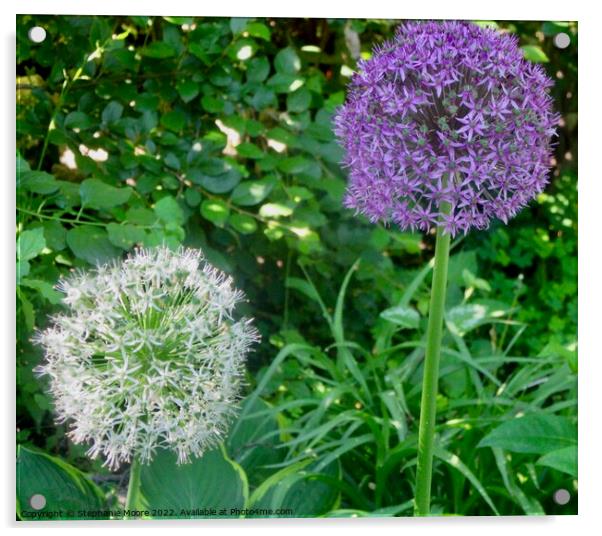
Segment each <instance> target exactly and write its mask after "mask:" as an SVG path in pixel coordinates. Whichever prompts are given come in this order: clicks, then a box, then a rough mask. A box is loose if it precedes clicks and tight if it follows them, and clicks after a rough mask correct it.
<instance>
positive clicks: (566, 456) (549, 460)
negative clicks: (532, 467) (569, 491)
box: [537, 445, 577, 478]
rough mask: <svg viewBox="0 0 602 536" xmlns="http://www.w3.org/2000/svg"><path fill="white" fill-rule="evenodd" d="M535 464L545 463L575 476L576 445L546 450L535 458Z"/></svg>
mask: <svg viewBox="0 0 602 536" xmlns="http://www.w3.org/2000/svg"><path fill="white" fill-rule="evenodd" d="M537 465H545V466H546V467H551V468H552V469H556V470H558V471H562V472H563V473H567V474H568V475H571V476H573V477H575V478H577V445H573V446H570V447H564V448H562V449H558V450H553V451H551V452H548V453H547V454H544V455H543V456H542V457H541V458H539V460H537Z"/></svg>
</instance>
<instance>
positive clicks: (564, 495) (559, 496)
mask: <svg viewBox="0 0 602 536" xmlns="http://www.w3.org/2000/svg"><path fill="white" fill-rule="evenodd" d="M570 500H571V494H570V493H569V492H568V491H567V490H565V489H559V490H556V492H555V493H554V502H555V503H556V504H559V505H560V506H564V505H565V504H567V503H568V502H569V501H570Z"/></svg>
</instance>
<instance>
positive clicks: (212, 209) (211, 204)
mask: <svg viewBox="0 0 602 536" xmlns="http://www.w3.org/2000/svg"><path fill="white" fill-rule="evenodd" d="M201 215H202V216H203V218H205V219H206V220H209V221H210V222H211V223H213V224H214V225H217V226H218V227H223V226H224V225H225V223H226V221H228V216H230V207H228V205H227V204H226V203H224V202H223V201H222V200H221V199H207V200H205V201H203V202H202V203H201Z"/></svg>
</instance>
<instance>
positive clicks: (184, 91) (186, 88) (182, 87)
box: [176, 80, 199, 102]
mask: <svg viewBox="0 0 602 536" xmlns="http://www.w3.org/2000/svg"><path fill="white" fill-rule="evenodd" d="M176 89H177V90H178V93H179V94H180V97H181V98H182V100H183V101H184V102H190V101H191V100H192V99H194V98H195V97H196V96H197V95H198V94H199V85H198V84H197V83H196V82H194V81H193V80H183V81H182V82H180V83H179V84H178V85H177V86H176Z"/></svg>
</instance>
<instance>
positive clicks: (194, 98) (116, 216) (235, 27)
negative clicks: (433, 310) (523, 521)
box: [16, 15, 578, 516]
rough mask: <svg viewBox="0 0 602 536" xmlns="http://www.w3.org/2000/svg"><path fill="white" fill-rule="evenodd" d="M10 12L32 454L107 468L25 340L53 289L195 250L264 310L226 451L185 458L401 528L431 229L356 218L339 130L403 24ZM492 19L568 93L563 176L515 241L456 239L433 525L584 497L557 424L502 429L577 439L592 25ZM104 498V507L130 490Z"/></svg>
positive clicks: (544, 508)
mask: <svg viewBox="0 0 602 536" xmlns="http://www.w3.org/2000/svg"><path fill="white" fill-rule="evenodd" d="M18 22H19V24H17V28H18V36H17V38H18V48H17V150H18V153H17V208H18V221H17V224H18V225H17V259H16V261H17V326H18V328H17V329H18V333H17V336H18V341H17V342H18V349H17V352H18V353H17V356H18V361H17V374H18V386H19V390H18V398H17V427H18V440H19V442H20V443H22V444H23V445H24V446H22V447H21V448H22V449H25V448H29V447H27V445H29V446H35V447H37V448H40V449H43V450H44V451H46V452H48V453H50V454H53V455H55V456H58V457H60V458H64V459H65V460H67V461H68V462H69V463H71V464H73V465H75V466H77V467H79V468H81V469H82V471H84V472H86V473H88V474H90V475H94V476H95V477H97V476H98V477H103V478H105V477H106V478H109V477H110V475H108V474H107V471H106V470H105V469H103V468H102V467H101V462H98V461H90V460H87V459H86V457H85V454H84V453H85V448H84V447H76V446H74V445H72V444H71V443H69V442H68V441H64V436H65V426H64V425H55V424H53V421H52V405H51V402H50V399H49V397H48V396H47V394H46V392H45V385H44V384H43V383H42V382H40V381H39V380H38V379H36V378H35V377H34V375H33V373H32V369H33V368H34V367H35V366H36V365H37V364H38V362H39V360H40V358H41V356H40V354H39V349H37V348H36V347H34V346H33V345H32V344H31V340H30V339H31V336H32V333H33V331H34V330H35V329H36V328H43V327H44V325H45V323H46V322H47V318H48V315H50V314H52V313H53V312H54V311H56V309H57V307H60V303H59V302H60V294H59V293H58V292H57V291H56V290H55V289H54V288H53V287H54V285H55V284H56V283H57V281H58V280H59V278H60V277H61V275H66V274H68V273H69V272H70V271H71V270H74V269H77V268H88V267H90V266H91V265H93V264H96V263H98V262H106V261H109V260H111V259H114V258H118V257H121V256H123V255H125V254H127V252H128V251H131V250H132V248H135V247H137V246H149V247H151V246H154V245H158V244H163V243H165V244H167V245H169V246H170V247H177V246H179V245H180V244H185V245H189V246H193V247H200V248H202V249H203V251H204V252H205V254H206V255H207V257H208V259H209V260H210V262H212V263H213V264H215V265H216V266H218V267H219V268H221V269H222V270H226V271H227V272H229V273H231V274H232V275H233V276H234V278H235V280H236V283H237V286H239V287H240V288H243V289H244V290H245V293H246V295H247V297H248V300H249V301H248V303H247V304H246V306H245V310H244V311H241V312H244V313H245V314H247V315H249V316H253V317H255V318H256V323H257V325H258V327H259V329H260V330H261V332H262V335H263V342H262V344H261V346H260V347H259V350H258V351H257V352H256V354H255V355H254V356H253V358H252V360H251V361H250V363H249V378H248V384H249V391H250V395H249V398H248V400H247V402H245V403H244V405H243V408H242V414H241V417H240V419H239V420H238V421H237V422H235V423H234V424H233V428H232V433H231V436H230V437H229V438H228V439H227V440H226V441H225V447H224V448H225V451H226V452H227V455H225V454H224V453H223V452H221V451H215V452H214V453H212V454H211V455H210V456H209V457H208V459H206V460H204V461H199V462H195V463H197V464H200V465H203V464H208V463H210V462H211V464H214V463H215V464H216V465H215V467H218V466H219V467H221V468H222V469H223V470H224V471H225V474H227V475H229V476H228V478H230V477H232V478H233V479H234V480H236V482H238V484H237V485H236V486H234V488H232V489H235V490H238V492H237V493H238V495H237V498H236V501H235V502H236V504H242V503H245V504H247V505H249V504H257V505H261V506H262V507H263V506H266V505H268V504H269V505H272V506H277V507H282V508H284V509H286V508H292V510H293V514H297V515H327V516H349V515H358V516H370V515H408V513H409V512H410V511H411V509H412V504H411V497H412V494H413V480H414V476H415V475H414V473H415V465H414V464H415V450H416V430H417V422H416V420H417V417H418V414H419V400H420V396H419V395H420V379H421V372H422V368H421V360H422V356H423V352H424V349H423V346H424V341H423V334H424V329H425V327H426V317H427V315H428V307H429V290H428V284H429V282H430V265H429V262H430V260H431V257H432V253H433V243H434V239H433V236H431V235H425V236H423V235H419V234H410V233H401V232H399V231H397V230H396V229H395V228H393V227H390V228H385V227H382V226H373V225H370V224H369V223H368V222H367V221H365V220H363V219H360V218H356V217H355V216H354V215H353V214H352V212H351V211H348V210H345V209H343V208H342V206H341V200H342V196H343V192H344V189H345V172H344V170H342V169H341V168H340V166H339V162H340V161H341V157H342V153H341V149H340V148H339V147H338V146H337V144H336V143H335V141H334V136H333V132H332V124H331V119H332V115H333V112H334V110H335V108H336V106H337V105H339V104H341V103H342V102H343V100H344V98H345V90H346V85H347V83H348V81H349V74H350V73H351V72H352V70H353V69H354V68H355V66H356V63H355V62H356V59H355V58H359V57H368V56H369V54H370V50H371V49H372V47H373V45H374V44H375V43H380V42H382V41H383V40H384V39H386V38H388V37H390V36H391V35H392V32H393V31H394V28H395V25H396V23H395V21H381V20H379V21H376V20H353V21H344V20H318V19H303V20H301V19H299V20H285V19H246V18H233V19H225V18H207V19H204V18H192V17H147V16H139V17H122V16H119V17H87V16H55V17H53V16H32V15H22V16H19V20H18ZM483 24H486V25H490V26H491V25H493V26H494V27H499V28H501V29H504V30H507V31H509V32H513V33H515V34H517V35H518V37H519V39H520V44H521V46H523V50H524V52H525V55H526V57H528V58H529V59H531V60H532V61H537V62H541V63H542V66H543V67H544V68H546V69H548V70H549V73H550V74H551V75H552V76H554V77H555V81H556V85H555V87H554V88H553V89H552V92H553V96H554V99H555V103H556V106H557V107H558V111H559V112H560V113H561V115H562V118H563V124H562V126H561V128H560V131H559V134H560V135H559V138H558V146H557V151H556V168H555V169H554V174H553V176H552V181H551V184H550V185H549V187H548V188H547V189H546V191H545V192H544V193H543V194H542V195H541V196H540V197H539V198H538V200H537V201H536V202H534V203H532V204H531V205H530V206H529V208H527V209H525V210H524V211H523V212H522V213H521V214H520V215H519V216H518V217H517V218H516V219H515V220H513V221H511V222H510V223H509V225H507V226H506V225H502V224H498V225H495V226H493V227H492V228H491V229H490V230H488V231H486V232H482V233H471V234H470V235H469V236H468V237H466V238H464V239H461V240H459V241H458V242H457V243H456V244H454V249H453V252H454V254H453V256H452V258H451V259H450V267H449V271H450V284H449V289H448V295H447V311H446V330H447V331H446V338H445V340H444V349H443V355H442V362H441V374H442V379H441V386H440V395H439V399H438V405H439V407H438V415H439V417H438V423H437V432H438V437H439V438H440V440H439V446H440V449H441V450H439V451H438V453H437V461H436V463H435V485H434V489H433V498H434V500H433V503H434V504H433V511H434V512H438V513H456V514H470V515H477V514H487V515H490V514H492V513H495V512H499V513H501V514H520V513H526V514H541V513H574V512H576V502H575V501H571V503H569V505H567V506H562V507H561V506H559V505H557V504H555V503H554V502H553V500H552V498H551V497H552V495H553V492H554V491H555V490H556V489H558V488H560V487H563V488H566V489H570V490H571V492H572V493H573V491H574V486H573V484H572V480H567V479H571V478H574V477H576V456H575V448H574V445H573V444H572V443H566V442H563V441H564V440H563V441H559V442H558V441H556V440H555V439H554V437H556V436H554V435H553V434H552V435H551V436H550V438H551V439H549V441H548V447H549V449H548V450H545V451H542V450H541V449H539V450H537V451H536V450H533V449H532V450H527V451H525V450H524V443H525V442H526V441H527V440H528V436H525V439H524V441H523V442H521V441H519V440H515V438H516V437H518V436H516V435H512V434H506V435H504V434H503V433H502V432H504V430H505V428H504V427H505V426H511V424H510V423H515V422H516V423H519V422H520V421H523V423H522V424H524V423H525V422H528V421H525V420H524V419H531V418H538V417H540V416H542V415H543V418H544V419H547V421H546V422H548V421H549V420H550V419H552V420H553V421H554V422H562V423H563V424H562V426H561V427H560V428H559V429H558V430H557V429H556V428H555V427H554V426H552V429H553V430H556V431H557V432H558V431H559V430H560V431H563V434H564V435H563V436H562V437H565V438H566V437H569V438H572V437H573V431H574V426H575V417H576V374H577V369H578V366H577V341H576V325H577V299H576V296H577V287H576V285H577V277H576V276H577V194H576V183H577V168H576V155H577V137H576V132H577V76H576V75H577V61H576V57H577V54H576V51H577V47H576V43H577V37H578V36H577V25H576V24H575V23H562V22H545V23H538V22H515V23H513V22H507V21H505V22H499V23H495V22H491V21H486V22H484V23H483ZM33 25H41V26H43V27H45V28H46V30H47V32H48V38H47V39H46V40H45V41H44V42H43V43H41V44H33V43H32V42H31V41H30V40H29V39H28V38H27V29H28V28H29V27H31V26H33ZM559 31H563V32H566V33H568V34H569V35H570V36H571V40H572V43H573V44H571V46H570V47H569V48H568V49H565V50H560V49H557V48H556V47H554V46H553V37H554V35H555V34H556V33H557V32H559ZM354 43H359V48H357V47H356V45H354ZM559 73H560V74H559ZM358 259H360V262H359V263H358V264H356V261H357V260H358ZM519 416H520V417H519ZM558 419H560V421H558ZM548 424H549V423H548ZM512 426H514V424H512ZM538 426H539V427H540V428H541V427H542V426H543V432H545V431H546V428H545V425H543V424H541V423H540V424H539V425H538ZM535 429H539V428H537V427H534V428H533V430H535ZM540 431H541V430H540ZM546 433H547V432H546ZM502 437H503V438H504V440H503V441H502ZM538 437H539V436H538ZM492 438H493V439H492ZM496 438H497V439H496ZM513 438H514V439H513ZM532 440H533V441H537V440H536V439H533V438H532ZM571 441H572V439H571ZM489 443H490V444H489ZM494 443H495V444H494ZM479 445H481V447H479ZM485 445H487V446H485ZM554 445H555V447H556V448H553V446H554ZM220 452H221V454H220ZM209 458H211V459H209ZM229 460H232V461H233V463H234V465H233V464H231V463H230V462H229ZM171 464H172V461H164V462H161V463H160V464H158V465H156V466H155V467H153V468H152V470H151V469H150V468H147V469H146V470H145V471H146V474H147V476H146V477H144V478H146V480H145V482H147V486H146V488H147V489H146V493H147V496H148V497H151V498H152V502H153V504H158V503H157V502H156V500H155V499H158V498H159V497H157V496H156V495H155V496H153V495H152V493H154V490H153V489H151V488H153V487H156V485H157V486H158V485H159V484H156V485H155V484H152V485H150V488H149V485H148V482H149V480H148V479H151V480H152V478H155V477H156V478H159V476H160V479H159V480H157V482H161V485H165V486H172V485H173V482H171V481H169V479H168V477H167V476H166V475H167V470H165V471H164V472H163V473H161V471H163V468H162V467H160V466H161V465H166V466H169V468H170V469H169V471H171ZM193 467H197V466H196V465H194V466H193ZM233 468H235V470H234V469H233ZM231 469H232V470H231ZM124 470H125V469H124ZM206 470H207V473H208V474H212V471H214V468H213V467H210V468H207V469H206ZM149 471H150V472H149ZM155 471H156V472H157V474H156V475H155V474H154V472H155ZM191 471H192V469H191ZM159 473H161V474H159ZM185 473H186V472H185V471H184V472H183V473H178V478H180V477H181V478H182V479H183V480H182V481H181V483H182V482H184V484H182V486H180V487H178V488H177V489H176V488H175V487H174V488H173V489H174V493H176V495H174V496H175V497H178V498H177V499H174V504H175V503H176V502H179V501H180V497H179V496H177V493H188V496H187V497H188V499H187V500H190V497H191V496H192V494H193V493H201V492H202V491H203V490H202V489H201V488H199V489H196V488H194V489H193V488H191V487H190V486H188V487H186V485H185V484H186V482H188V483H189V482H190V481H191V480H190V476H186V474H185ZM170 474H171V473H170ZM194 474H195V475H196V477H195V478H197V477H198V479H199V481H202V480H203V478H204V477H203V476H202V475H200V474H197V473H194ZM243 474H246V477H243V476H242V475H243ZM157 475H158V476H157ZM118 476H121V475H118ZM57 478H58V477H57ZM61 478H62V477H61ZM187 479H188V480H187ZM237 479H238V480H237ZM245 480H246V481H247V482H248V487H249V489H248V497H247V495H245V493H246V491H242V490H244V489H246V488H245V486H246V485H247V484H244V485H243V484H242V482H243V481H245ZM107 482H109V484H107V487H108V488H109V489H110V494H112V495H111V496H112V499H111V500H113V501H114V500H115V497H114V496H115V494H116V493H117V491H121V492H123V489H121V490H118V489H117V487H118V486H117V484H116V482H115V481H113V480H107ZM179 482H180V481H179ZM239 484H240V487H237V486H238V485H239ZM170 489H171V488H170ZM223 489H224V491H228V490H229V489H230V488H228V489H226V488H225V487H224V488H223ZM155 491H156V490H155ZM309 496H311V497H313V499H312V500H311V501H310V500H309V499H308V497H309ZM203 497H204V499H203V500H205V499H207V502H216V501H217V499H218V498H217V496H212V498H211V500H209V495H206V496H203ZM241 497H244V499H241ZM161 498H162V497H161ZM247 498H248V501H247ZM149 500H150V499H149ZM109 502H110V501H109ZM218 502H219V501H218ZM149 504H150V503H149ZM196 506H199V505H196Z"/></svg>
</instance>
